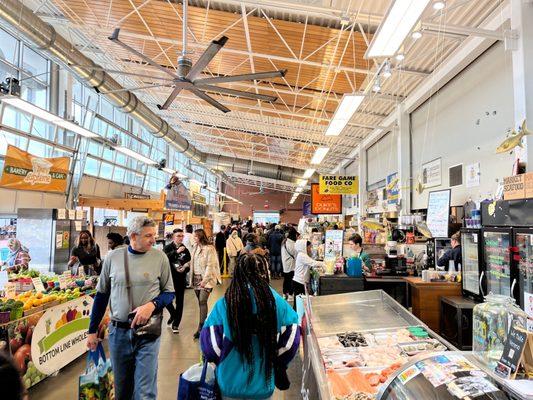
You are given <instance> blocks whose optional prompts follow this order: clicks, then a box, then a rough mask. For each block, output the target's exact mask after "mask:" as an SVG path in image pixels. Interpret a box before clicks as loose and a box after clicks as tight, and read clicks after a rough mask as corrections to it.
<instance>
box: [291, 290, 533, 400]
mask: <svg viewBox="0 0 533 400" xmlns="http://www.w3.org/2000/svg"><path fill="white" fill-rule="evenodd" d="M304 307H305V313H306V314H305V317H304V319H303V321H302V328H303V340H304V359H303V368H302V372H303V376H302V388H301V393H302V398H303V399H304V400H317V399H318V400H374V399H376V400H399V399H405V400H408V399H409V400H411V399H439V400H448V399H449V400H457V399H476V400H488V399H498V400H500V399H501V400H518V399H528V400H530V399H533V397H531V396H528V395H525V394H524V393H520V392H519V391H518V389H517V387H514V386H512V385H513V383H514V382H511V383H510V382H509V381H506V380H504V379H501V378H499V377H498V376H497V375H496V374H495V373H494V372H493V370H492V369H491V368H490V367H489V366H488V365H487V364H485V363H484V362H483V360H482V359H479V358H477V357H475V356H474V354H473V353H471V352H459V351H457V349H456V348H455V347H453V345H452V344H450V343H449V342H447V341H446V340H445V339H443V338H442V337H440V336H438V335H437V334H436V333H435V332H433V331H432V330H431V329H430V328H429V327H427V326H426V325H424V323H423V322H422V321H420V320H419V319H417V318H416V317H415V316H414V315H412V314H410V313H409V312H408V311H407V310H406V309H405V308H403V307H402V306H401V305H400V304H399V303H397V302H396V301H395V300H394V299H393V298H392V297H390V296H389V295H387V294H386V293H385V292H383V291H382V290H373V291H366V292H355V293H345V294H338V295H331V296H320V297H310V298H307V299H306V301H305V304H304Z"/></svg>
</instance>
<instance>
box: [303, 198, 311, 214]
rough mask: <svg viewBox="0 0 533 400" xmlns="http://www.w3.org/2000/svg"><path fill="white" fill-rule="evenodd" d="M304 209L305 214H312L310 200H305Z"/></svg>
mask: <svg viewBox="0 0 533 400" xmlns="http://www.w3.org/2000/svg"><path fill="white" fill-rule="evenodd" d="M302 211H303V215H304V216H307V215H311V202H310V201H309V200H305V201H304V202H303V205H302Z"/></svg>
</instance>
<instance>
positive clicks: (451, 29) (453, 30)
mask: <svg viewBox="0 0 533 400" xmlns="http://www.w3.org/2000/svg"><path fill="white" fill-rule="evenodd" d="M421 30H422V31H430V32H431V31H433V32H437V33H439V34H441V35H445V34H452V35H455V36H457V35H460V36H463V37H468V36H477V37H482V38H486V39H493V40H503V39H504V38H505V35H504V32H503V31H492V30H489V29H483V28H473V27H469V26H459V25H450V24H445V25H442V24H437V23H432V22H423V23H422V27H421Z"/></svg>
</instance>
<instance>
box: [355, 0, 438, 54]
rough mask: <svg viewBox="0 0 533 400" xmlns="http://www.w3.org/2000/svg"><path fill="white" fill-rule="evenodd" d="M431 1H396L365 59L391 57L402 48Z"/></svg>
mask: <svg viewBox="0 0 533 400" xmlns="http://www.w3.org/2000/svg"><path fill="white" fill-rule="evenodd" d="M430 2H431V0H395V1H394V2H393V4H392V6H391V8H389V11H388V12H387V15H386V16H385V19H384V21H383V22H382V23H381V24H380V26H379V28H378V31H377V33H376V34H375V35H374V38H373V39H372V42H371V43H370V46H369V47H368V50H367V51H366V54H365V58H374V57H391V56H393V55H394V54H396V52H397V51H398V49H399V48H400V46H401V45H402V43H403V42H404V40H405V38H406V37H407V35H409V32H411V30H412V29H413V27H414V26H415V24H416V23H417V22H418V20H419V19H420V17H421V16H422V13H423V12H424V10H425V9H426V7H427V6H428V4H429V3H430Z"/></svg>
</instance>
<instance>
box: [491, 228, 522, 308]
mask: <svg viewBox="0 0 533 400" xmlns="http://www.w3.org/2000/svg"><path fill="white" fill-rule="evenodd" d="M512 248H513V231H512V229H511V228H484V229H483V264H484V265H483V268H484V279H483V282H484V285H485V287H486V293H485V294H489V293H493V294H501V295H504V296H509V297H513V298H514V299H515V300H516V301H517V303H519V302H520V295H519V290H518V285H517V281H518V273H517V268H516V266H515V262H514V260H513V257H512Z"/></svg>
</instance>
